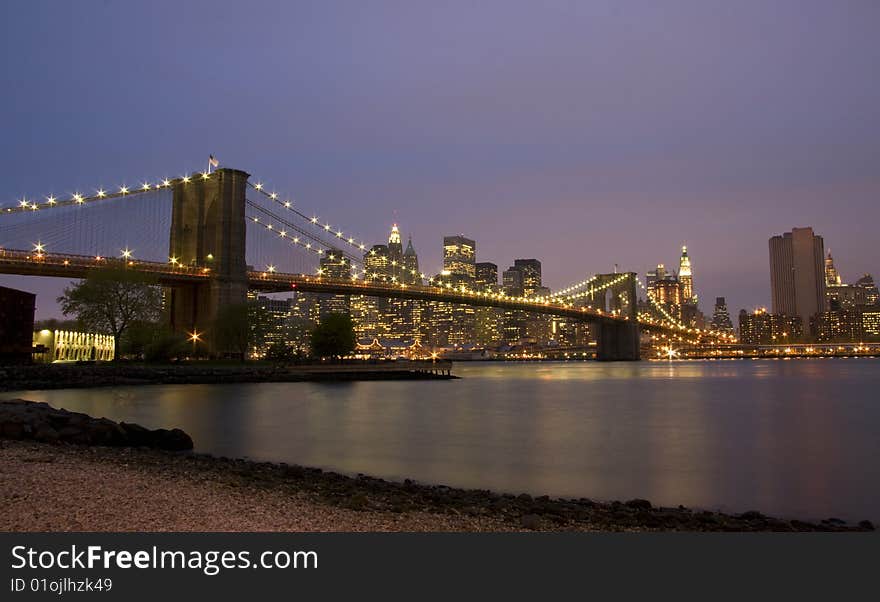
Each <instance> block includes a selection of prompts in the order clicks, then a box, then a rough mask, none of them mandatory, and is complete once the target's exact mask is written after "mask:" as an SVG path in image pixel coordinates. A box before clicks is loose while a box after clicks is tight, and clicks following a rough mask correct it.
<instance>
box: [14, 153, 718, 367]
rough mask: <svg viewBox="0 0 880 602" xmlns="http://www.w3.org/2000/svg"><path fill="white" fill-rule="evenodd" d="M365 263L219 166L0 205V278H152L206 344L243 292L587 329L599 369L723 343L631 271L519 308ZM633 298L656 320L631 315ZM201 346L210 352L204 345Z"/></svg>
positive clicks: (347, 244) (173, 312)
mask: <svg viewBox="0 0 880 602" xmlns="http://www.w3.org/2000/svg"><path fill="white" fill-rule="evenodd" d="M164 240H167V241H168V243H167V247H166V246H165V243H164V242H163V241H164ZM367 252H368V251H367V244H366V243H365V242H363V240H362V239H361V238H357V237H354V236H351V235H350V234H346V233H345V232H344V231H343V229H342V228H341V227H338V226H336V225H331V224H330V223H327V222H326V221H324V220H322V219H320V218H319V217H318V216H316V215H312V214H309V213H307V212H304V211H303V210H302V208H300V206H299V203H294V202H293V201H292V200H291V199H289V198H286V197H283V196H282V195H280V194H278V193H276V192H270V191H269V190H268V189H267V188H266V186H264V185H263V184H262V183H260V182H251V180H250V174H248V173H246V172H244V171H241V170H238V169H232V168H228V167H220V168H218V169H216V170H214V171H205V172H193V173H190V174H189V175H184V176H180V177H177V178H174V179H169V178H163V179H161V180H156V181H152V182H150V181H146V182H142V183H141V184H139V185H137V186H126V185H122V186H119V187H118V188H115V189H112V190H110V189H107V190H105V189H104V188H97V189H95V191H94V192H93V193H91V194H82V193H80V192H74V193H71V194H67V195H64V196H57V197H56V196H54V195H49V196H46V197H41V198H40V199H36V198H22V199H19V200H18V201H16V202H14V203H10V204H8V205H6V206H0V274H17V275H29V276H44V277H58V278H68V279H77V278H84V277H86V275H87V274H89V273H90V272H92V271H94V270H106V271H110V270H120V269H124V270H131V271H136V272H142V273H145V274H149V275H150V276H151V277H152V278H154V279H155V280H156V281H157V282H158V283H159V284H160V285H162V286H163V287H165V288H166V289H167V291H168V295H167V297H166V313H167V316H168V318H167V319H168V321H169V323H170V325H171V327H172V328H173V329H175V330H178V331H187V332H204V333H209V331H210V325H211V323H212V322H213V321H214V319H215V318H216V316H217V314H218V311H219V310H220V308H222V307H224V306H226V305H229V304H238V303H244V302H245V301H246V296H247V291H248V290H256V291H262V292H291V291H299V292H312V293H329V294H341V295H363V296H370V297H388V298H397V299H413V300H420V301H429V302H431V301H432V302H445V303H453V304H462V305H470V306H477V307H496V308H502V309H508V310H521V311H526V312H532V313H537V314H544V315H550V316H558V317H562V318H567V319H571V320H576V321H583V322H589V323H590V324H591V327H592V329H593V330H594V332H595V338H596V341H597V357H598V358H599V359H602V360H636V359H639V348H640V334H641V332H642V331H646V332H648V333H651V334H659V335H660V336H664V337H675V338H677V339H678V340H679V341H687V342H689V343H692V344H700V343H704V342H711V341H718V340H723V337H724V335H722V334H720V333H715V332H711V331H707V330H700V329H695V328H689V327H687V326H685V325H684V324H681V323H680V322H678V321H677V320H676V319H675V318H674V317H673V316H671V315H670V314H669V313H668V312H666V310H665V309H664V308H663V306H662V305H661V304H659V303H657V302H656V301H655V300H654V299H653V297H652V296H651V295H650V294H649V291H647V290H645V289H644V285H643V284H642V282H641V281H640V280H639V279H638V276H637V275H636V273H634V272H622V273H613V274H596V275H594V276H591V277H589V278H587V279H585V280H583V281H581V282H577V283H574V284H571V285H570V286H567V287H564V288H563V289H561V290H559V291H557V292H556V293H554V294H551V295H546V296H530V297H517V296H510V295H507V294H505V293H504V292H490V291H486V290H475V289H474V288H469V287H468V286H466V285H456V284H453V283H451V282H443V281H442V280H438V279H435V278H434V277H429V276H427V275H425V274H415V273H414V274H412V276H413V278H409V279H408V280H409V282H404V281H398V279H397V278H394V277H392V278H389V277H388V276H387V275H385V274H377V273H371V272H370V271H369V269H368V268H367V266H366V265H365V261H364V257H365V255H366V253H367ZM326 257H333V258H334V260H335V261H336V262H337V263H338V265H343V266H345V273H344V274H340V273H338V270H337V272H335V273H333V274H328V273H326V271H325V270H323V269H322V268H321V264H320V260H321V259H322V258H326ZM637 287H641V289H643V291H644V292H645V293H646V297H647V298H648V300H649V301H650V302H651V304H652V307H653V309H654V311H653V312H650V313H649V312H644V311H643V312H639V310H638V304H637V300H638V295H637V293H638V288H637ZM207 343H208V345H209V346H211V345H213V344H212V342H211V341H210V335H209V334H208V336H207ZM212 350H213V351H214V352H215V353H218V354H219V353H222V352H223V350H221V349H217V348H216V347H213V349H212Z"/></svg>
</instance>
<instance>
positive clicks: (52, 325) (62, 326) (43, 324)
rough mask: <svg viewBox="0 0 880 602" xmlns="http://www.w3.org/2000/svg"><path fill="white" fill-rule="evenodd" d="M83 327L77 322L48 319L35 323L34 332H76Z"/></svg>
mask: <svg viewBox="0 0 880 602" xmlns="http://www.w3.org/2000/svg"><path fill="white" fill-rule="evenodd" d="M80 328H82V326H81V325H80V324H79V322H77V321H76V320H59V319H57V318H48V319H46V320H37V321H36V322H34V330H51V331H55V330H67V331H76V330H79V329H80Z"/></svg>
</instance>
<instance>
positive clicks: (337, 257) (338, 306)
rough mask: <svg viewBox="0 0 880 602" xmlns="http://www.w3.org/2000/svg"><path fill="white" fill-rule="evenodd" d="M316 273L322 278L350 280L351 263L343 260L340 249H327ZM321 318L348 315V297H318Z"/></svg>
mask: <svg viewBox="0 0 880 602" xmlns="http://www.w3.org/2000/svg"><path fill="white" fill-rule="evenodd" d="M319 264H320V268H319V270H318V273H319V274H320V275H321V276H322V277H324V278H340V279H349V278H351V262H350V261H349V260H348V259H346V258H345V254H344V253H343V252H342V250H341V249H333V248H331V249H327V251H325V252H324V254H323V255H321V260H320V262H319ZM320 307H321V310H320V312H321V317H322V318H323V317H324V316H326V315H327V314H329V313H344V314H347V313H350V311H351V303H350V299H349V296H348V295H329V294H322V295H321V297H320Z"/></svg>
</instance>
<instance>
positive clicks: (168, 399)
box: [4, 359, 880, 521]
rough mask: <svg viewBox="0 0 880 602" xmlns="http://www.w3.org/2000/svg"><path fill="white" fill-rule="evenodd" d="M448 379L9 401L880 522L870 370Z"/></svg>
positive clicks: (566, 370) (489, 478)
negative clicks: (24, 401) (33, 402)
mask: <svg viewBox="0 0 880 602" xmlns="http://www.w3.org/2000/svg"><path fill="white" fill-rule="evenodd" d="M454 372H455V373H456V374H458V375H460V376H463V377H464V378H462V379H461V380H456V381H387V382H381V381H369V382H355V383H334V384H326V383H261V384H243V385H161V386H149V387H118V388H108V389H92V390H76V389H68V390H58V391H33V392H25V393H17V394H5V395H4V397H10V396H13V395H17V396H21V397H24V398H26V399H35V400H39V401H48V402H50V403H52V404H53V405H55V406H57V407H66V408H68V409H71V410H76V411H82V412H87V413H89V414H92V415H96V416H107V417H108V418H112V419H114V420H126V421H133V422H138V423H141V424H143V425H145V426H149V427H153V428H157V427H173V426H179V427H181V428H183V429H185V430H186V431H187V432H189V433H190V434H191V435H192V436H193V439H194V440H195V442H196V448H197V450H198V451H203V452H210V453H213V454H216V455H225V456H246V457H250V458H254V459H261V460H273V461H284V462H290V463H297V464H303V465H308V466H320V467H324V468H329V469H334V470H338V471H343V472H347V473H358V472H362V473H366V474H372V475H376V476H382V477H386V478H398V479H402V478H405V477H411V478H415V479H417V480H420V481H423V482H431V483H444V484H448V485H456V486H463V487H476V488H488V489H494V490H498V491H509V492H515V493H518V492H521V491H527V492H530V493H536V494H543V493H547V494H550V495H554V496H572V497H581V496H583V497H592V498H596V499H606V500H608V499H629V498H633V497H643V498H647V499H650V500H652V501H653V502H655V503H659V504H663V505H678V504H684V505H686V506H691V507H697V508H721V509H726V510H729V511H744V510H750V509H758V510H761V511H762V512H766V513H769V514H776V515H782V516H791V517H803V518H812V519H818V518H827V517H831V516H836V517H840V518H845V519H855V520H859V519H862V518H870V519H872V520H875V521H876V520H878V519H880V468H878V464H877V458H880V437H878V432H880V405H878V402H877V400H878V399H880V396H878V385H880V361H878V360H871V359H839V360H830V359H823V360H820V359H815V360H792V361H783V360H761V361H751V360H745V361H703V362H691V361H686V362H679V361H675V362H638V363H612V364H599V363H594V362H590V363H538V364H507V363H474V364H465V363H462V364H457V365H456V366H455V370H454Z"/></svg>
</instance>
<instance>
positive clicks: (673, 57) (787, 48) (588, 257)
mask: <svg viewBox="0 0 880 602" xmlns="http://www.w3.org/2000/svg"><path fill="white" fill-rule="evenodd" d="M0 11H2V12H0V23H2V25H0V27H2V28H3V32H2V36H0V45H2V52H0V61H2V65H3V70H2V72H3V75H4V78H3V80H4V82H3V83H4V85H3V94H2V95H0V124H2V128H0V131H2V150H0V154H2V156H0V158H2V165H3V182H2V185H0V188H2V190H0V200H2V203H3V204H4V205H5V204H8V203H12V202H14V201H15V199H16V198H19V197H21V196H22V195H28V196H31V197H37V196H38V195H45V194H49V193H50V192H54V193H56V194H57V193H59V192H60V193H64V192H71V191H73V190H77V189H79V190H91V189H94V188H95V187H96V186H98V185H99V184H102V183H110V184H114V183H117V184H118V183H122V182H123V181H126V182H129V183H131V182H135V181H137V180H143V179H145V178H149V179H156V178H158V177H162V176H165V175H171V176H175V175H179V174H181V173H183V172H184V171H188V170H195V169H200V168H203V167H204V164H205V159H206V157H207V155H208V154H209V153H214V154H215V155H216V156H218V157H219V158H220V160H221V161H222V162H223V163H224V164H225V165H229V166H234V167H239V168H241V169H245V170H247V171H249V172H251V173H252V174H254V176H255V178H258V179H261V180H263V181H265V182H267V184H268V185H269V186H271V187H272V188H275V189H277V190H279V191H282V192H285V193H289V194H291V195H292V196H293V197H294V198H295V199H297V200H298V202H299V204H300V206H302V207H303V208H306V209H308V210H309V211H312V210H313V211H315V212H316V213H317V214H318V215H320V216H322V217H326V218H327V219H329V220H330V221H331V223H338V224H340V225H341V226H342V227H343V229H345V230H346V231H347V232H352V233H354V234H357V235H359V236H360V237H362V238H364V239H365V240H367V241H370V242H373V241H375V242H379V241H380V240H381V239H382V238H384V237H386V236H387V230H388V227H389V225H390V222H391V221H392V220H396V221H398V222H400V224H401V228H402V230H403V232H404V235H406V234H409V233H412V235H413V241H414V244H415V247H416V249H417V250H418V251H419V254H420V259H421V261H422V265H423V269H424V270H425V271H429V272H434V271H436V270H437V269H438V267H439V266H440V262H441V260H440V257H441V236H442V235H444V234H456V233H462V234H465V235H468V236H471V237H473V238H475V239H476V240H477V254H478V260H481V261H493V262H495V263H497V264H499V266H500V267H501V268H502V269H503V268H504V267H506V266H507V265H510V264H511V263H512V262H513V259H514V258H517V257H537V258H539V259H541V260H542V262H543V264H544V276H545V283H546V284H547V285H549V286H551V287H554V288H559V287H561V286H563V285H565V284H568V283H569V282H571V281H575V280H581V279H583V278H584V277H586V276H587V275H589V274H592V273H594V272H598V271H602V272H607V271H612V269H613V265H614V264H615V263H617V264H619V265H620V266H621V269H628V270H629V269H631V270H636V271H638V272H640V273H644V272H645V270H647V269H649V268H650V267H651V266H652V265H653V264H656V263H657V262H658V261H660V262H664V263H666V264H667V266H668V265H669V264H673V263H676V262H677V256H678V249H679V246H680V245H681V244H682V243H687V244H688V247H689V249H690V252H691V257H692V260H693V265H694V272H695V285H696V288H697V291H698V292H699V294H700V296H701V298H702V303H701V305H702V307H703V309H704V310H705V311H708V312H711V304H712V302H713V300H714V297H715V296H717V295H724V296H726V297H727V299H728V302H729V305H730V309H731V311H732V312H735V311H737V310H738V309H739V308H741V307H754V306H755V305H764V304H769V295H770V293H769V269H768V259H767V239H768V237H769V236H770V235H772V234H776V233H780V232H782V231H785V230H789V229H791V227H792V226H807V225H811V226H813V227H814V228H815V229H816V231H817V232H818V233H820V234H822V235H823V236H824V237H825V242H826V247H830V248H831V249H832V250H833V252H834V255H835V257H836V259H837V263H838V267H839V268H840V270H841V272H842V274H843V276H844V278H845V279H848V280H854V279H855V278H856V277H858V276H859V275H861V273H863V272H873V273H875V275H880V274H877V273H878V272H880V245H878V234H877V233H878V223H880V208H878V207H880V204H878V200H880V78H878V77H877V68H878V67H877V66H878V65H880V35H878V33H877V25H878V23H880V3H878V2H875V1H873V0H865V1H856V0H852V1H847V0H837V1H834V2H831V1H821V2H819V1H816V2H813V1H808V0H797V1H790V2H786V1H770V2H768V1H765V0H754V1H752V0H739V1H737V2H730V1H729V0H726V1H718V2H716V1H709V0H694V1H673V0H667V1H664V2H656V1H654V0H646V1H643V2H637V1H627V0H609V1H608V2H604V1H602V2H600V1H588V0H579V1H572V2H562V1H558V2H557V1H552V0H550V1H547V2H534V1H529V2H516V1H513V0H499V1H482V2H478V3H475V2H414V1H411V0H410V1H401V2H379V1H376V2H354V1H353V2H308V3H306V2H273V3H264V2H248V3H244V2H224V1H220V0H213V1H211V2H204V3H197V2H159V1H152V2H143V3H117V2H92V1H83V2H76V3H65V2H43V1H36V0H27V1H20V0H9V1H6V2H3V4H2V8H0ZM0 234H2V230H0ZM0 244H2V242H0ZM0 284H3V285H7V286H15V287H19V288H25V289H29V290H34V291H36V292H38V293H39V294H40V297H38V317H41V316H48V315H53V314H55V313H56V312H57V310H56V308H55V307H54V297H55V296H56V295H57V293H58V290H59V289H60V288H61V286H63V282H57V281H55V282H52V281H38V280H35V279H26V278H14V277H9V276H0Z"/></svg>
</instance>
